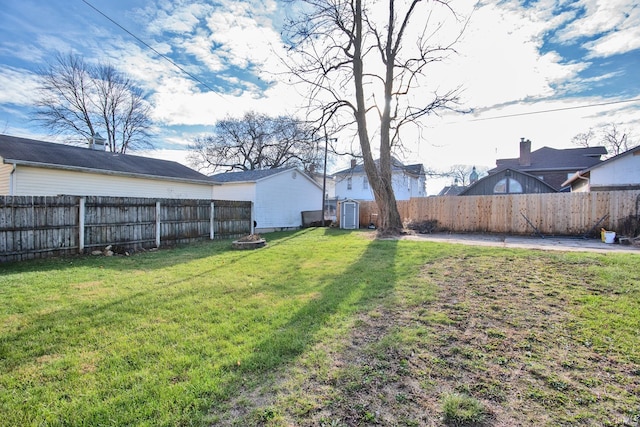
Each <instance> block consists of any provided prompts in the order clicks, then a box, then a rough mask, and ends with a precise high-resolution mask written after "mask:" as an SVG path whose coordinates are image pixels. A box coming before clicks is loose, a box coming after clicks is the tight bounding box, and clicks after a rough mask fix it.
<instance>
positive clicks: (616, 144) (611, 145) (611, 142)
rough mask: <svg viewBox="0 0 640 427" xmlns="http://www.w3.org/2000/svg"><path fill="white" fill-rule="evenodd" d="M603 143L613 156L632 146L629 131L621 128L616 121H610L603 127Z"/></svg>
mask: <svg viewBox="0 0 640 427" xmlns="http://www.w3.org/2000/svg"><path fill="white" fill-rule="evenodd" d="M602 143H603V145H604V146H605V147H607V151H608V152H609V155H611V156H617V155H618V154H620V153H624V152H625V151H627V150H628V149H629V148H630V145H629V132H628V131H627V130H621V129H620V128H619V127H618V126H617V125H616V124H615V123H609V124H608V125H607V126H605V127H604V128H603V129H602Z"/></svg>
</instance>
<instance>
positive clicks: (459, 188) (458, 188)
mask: <svg viewBox="0 0 640 427" xmlns="http://www.w3.org/2000/svg"><path fill="white" fill-rule="evenodd" d="M466 189H467V186H465V185H448V186H446V187H444V188H442V190H440V192H439V193H438V196H458V195H460V193H462V192H463V191H464V190H466Z"/></svg>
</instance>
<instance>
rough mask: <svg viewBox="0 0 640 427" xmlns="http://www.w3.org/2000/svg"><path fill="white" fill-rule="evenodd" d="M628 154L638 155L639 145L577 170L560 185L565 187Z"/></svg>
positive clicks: (639, 152)
mask: <svg viewBox="0 0 640 427" xmlns="http://www.w3.org/2000/svg"><path fill="white" fill-rule="evenodd" d="M630 154H634V155H636V156H637V155H640V145H638V146H635V147H633V148H630V149H628V150H627V151H625V152H623V153H620V154H618V155H615V156H613V157H609V158H608V159H606V160H603V161H601V162H599V163H597V164H595V165H593V166H591V167H590V168H586V169H583V170H579V171H578V172H576V173H575V174H573V175H572V176H571V177H570V178H569V179H567V180H566V181H565V182H563V183H562V186H563V187H565V186H567V185H570V184H571V183H572V182H574V181H576V180H577V179H578V178H584V177H586V176H587V175H589V174H590V173H591V171H592V170H594V169H597V168H599V167H600V166H604V165H606V164H609V163H613V162H615V161H616V160H619V159H621V158H622V157H626V156H628V155H630Z"/></svg>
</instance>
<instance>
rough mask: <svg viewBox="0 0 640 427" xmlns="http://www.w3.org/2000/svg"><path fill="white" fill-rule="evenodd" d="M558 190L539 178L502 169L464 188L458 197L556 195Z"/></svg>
mask: <svg viewBox="0 0 640 427" xmlns="http://www.w3.org/2000/svg"><path fill="white" fill-rule="evenodd" d="M557 192H558V190H556V189H555V188H553V187H552V186H550V185H549V184H547V183H546V182H544V181H543V180H541V179H540V178H538V177H536V176H533V175H529V174H528V173H525V172H521V171H518V170H513V169H503V170H501V171H499V172H495V173H492V174H490V175H487V176H485V177H484V178H481V179H479V180H478V181H476V182H475V183H474V184H472V185H470V186H469V187H466V188H465V189H464V190H463V191H462V192H461V193H460V194H459V195H460V196H488V195H500V194H532V193H557Z"/></svg>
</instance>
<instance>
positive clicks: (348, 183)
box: [347, 178, 353, 190]
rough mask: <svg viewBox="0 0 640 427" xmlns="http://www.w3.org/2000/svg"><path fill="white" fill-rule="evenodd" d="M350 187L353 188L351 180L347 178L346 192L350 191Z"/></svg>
mask: <svg viewBox="0 0 640 427" xmlns="http://www.w3.org/2000/svg"><path fill="white" fill-rule="evenodd" d="M352 187H353V183H352V180H351V178H347V190H351V188H352Z"/></svg>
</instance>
